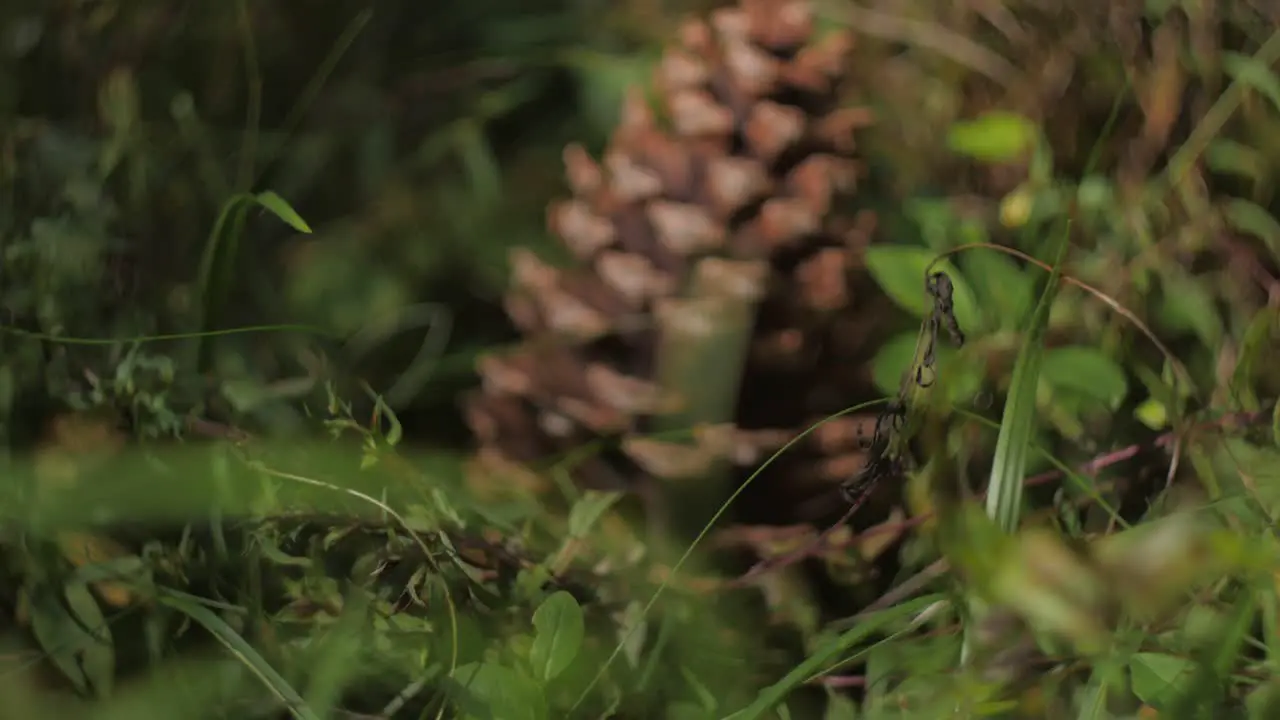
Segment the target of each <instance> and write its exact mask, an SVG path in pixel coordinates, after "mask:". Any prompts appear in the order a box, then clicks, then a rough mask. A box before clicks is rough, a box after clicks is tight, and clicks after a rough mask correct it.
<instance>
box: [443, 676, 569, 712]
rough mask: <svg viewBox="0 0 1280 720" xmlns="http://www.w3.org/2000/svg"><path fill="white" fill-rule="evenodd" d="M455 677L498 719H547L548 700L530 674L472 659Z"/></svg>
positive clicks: (466, 690)
mask: <svg viewBox="0 0 1280 720" xmlns="http://www.w3.org/2000/svg"><path fill="white" fill-rule="evenodd" d="M453 680H454V682H456V683H457V684H458V685H459V686H461V687H462V688H464V689H465V692H466V693H467V695H468V697H469V698H471V699H473V700H474V701H476V702H479V703H481V704H482V705H483V706H484V708H485V709H486V710H487V711H488V714H489V716H490V717H492V718H493V719H494V720H546V718H547V700H546V697H545V696H543V694H542V688H540V687H538V685H537V683H535V682H534V681H533V680H532V679H531V678H529V677H528V676H527V675H524V674H521V673H519V672H516V671H515V670H513V669H511V668H509V667H505V666H503V665H498V664H497V663H491V662H479V663H469V664H467V665H463V666H461V667H459V668H458V669H457V671H456V672H455V673H454V674H453Z"/></svg>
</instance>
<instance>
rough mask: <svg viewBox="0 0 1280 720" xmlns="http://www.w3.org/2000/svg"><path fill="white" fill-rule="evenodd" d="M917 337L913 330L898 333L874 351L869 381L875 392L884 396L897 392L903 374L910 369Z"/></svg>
mask: <svg viewBox="0 0 1280 720" xmlns="http://www.w3.org/2000/svg"><path fill="white" fill-rule="evenodd" d="M917 337H919V335H918V333H917V332H916V331H915V330H911V331H909V332H904V333H899V334H897V335H895V336H894V337H893V339H891V340H889V341H888V342H886V343H884V344H883V345H881V346H880V349H879V350H877V351H876V357H875V359H874V360H872V361H871V379H872V381H873V382H874V383H875V385H876V389H877V390H879V391H880V392H882V393H884V394H885V395H893V394H894V393H896V392H898V388H899V387H901V386H902V379H903V373H905V372H907V371H908V370H909V369H910V368H911V361H912V360H913V359H914V358H915V353H916V339H917Z"/></svg>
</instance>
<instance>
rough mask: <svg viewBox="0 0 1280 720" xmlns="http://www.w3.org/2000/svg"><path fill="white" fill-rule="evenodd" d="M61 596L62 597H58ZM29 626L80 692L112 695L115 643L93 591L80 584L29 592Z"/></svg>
mask: <svg viewBox="0 0 1280 720" xmlns="http://www.w3.org/2000/svg"><path fill="white" fill-rule="evenodd" d="M59 596H61V597H59ZM28 599H29V600H30V609H31V628H32V631H33V632H34V633H35V636H36V640H37V642H39V643H40V646H41V647H42V648H44V651H45V652H46V653H48V655H49V658H50V659H51V660H53V663H54V665H56V666H57V667H58V669H59V670H61V671H62V674H63V675H65V676H66V677H67V679H68V680H70V681H71V682H72V683H73V684H74V685H75V686H76V688H77V689H78V690H80V691H81V692H93V693H94V694H96V695H97V696H98V697H105V696H107V695H110V694H111V688H112V684H113V681H114V677H115V646H114V644H113V641H112V638H111V629H110V627H108V626H107V621H106V618H104V617H103V615H102V610H101V609H100V608H99V607H98V603H97V601H96V600H94V598H93V594H92V593H90V592H89V589H88V588H87V587H86V586H85V585H84V584H82V583H76V584H73V585H68V586H66V587H64V588H61V589H59V588H54V587H51V586H47V585H42V586H37V587H35V588H33V589H31V590H30V591H29V594H28Z"/></svg>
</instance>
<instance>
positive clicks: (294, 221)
mask: <svg viewBox="0 0 1280 720" xmlns="http://www.w3.org/2000/svg"><path fill="white" fill-rule="evenodd" d="M254 200H256V201H257V202H258V204H259V205H261V206H262V207H263V208H264V209H266V210H267V211H268V212H270V213H271V214H272V215H275V216H276V217H278V218H280V220H281V221H283V222H284V224H286V225H288V226H289V227H291V228H293V229H294V230H297V231H298V232H300V233H306V234H308V235H310V234H311V226H310V225H308V224H307V221H306V220H303V219H302V216H301V215H299V214H298V211H297V210H294V209H293V206H292V205H290V204H289V202H288V201H287V200H285V199H284V198H282V197H280V196H279V195H277V194H276V193H274V192H272V191H270V190H266V191H264V192H260V193H258V194H257V195H255V196H254Z"/></svg>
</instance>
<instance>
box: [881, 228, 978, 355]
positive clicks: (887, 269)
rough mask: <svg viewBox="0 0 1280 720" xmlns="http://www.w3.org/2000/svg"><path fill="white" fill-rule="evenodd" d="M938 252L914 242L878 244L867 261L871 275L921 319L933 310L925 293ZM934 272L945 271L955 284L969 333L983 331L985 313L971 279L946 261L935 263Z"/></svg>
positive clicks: (958, 309)
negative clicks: (979, 308) (979, 306)
mask: <svg viewBox="0 0 1280 720" xmlns="http://www.w3.org/2000/svg"><path fill="white" fill-rule="evenodd" d="M935 257H937V254H936V253H934V252H933V251H932V250H929V249H928V248H922V247H919V246H910V245H877V246H874V247H871V248H868V249H867V254H866V264H867V269H868V270H869V271H870V272H871V276H872V277H874V278H875V280H876V283H878V284H879V285H880V287H881V289H883V290H884V291H885V293H886V294H888V296H889V297H890V298H892V299H893V301H894V302H896V303H897V304H898V305H899V306H901V307H902V308H903V309H905V310H907V311H908V312H910V313H912V314H913V315H915V316H916V317H918V318H924V317H926V316H927V315H928V314H929V312H930V311H931V310H932V304H931V301H930V299H929V295H928V293H927V292H925V269H926V268H928V267H929V265H930V263H933V260H934V258H935ZM933 269H934V271H941V272H945V273H946V274H947V275H948V276H949V277H950V278H951V284H952V286H953V287H954V295H953V298H954V303H955V314H956V320H957V321H959V323H960V329H961V330H963V331H964V332H965V333H966V334H973V333H975V332H978V331H980V330H981V329H982V328H983V326H982V315H981V313H979V312H978V301H977V299H976V298H975V297H974V294H973V290H972V289H971V288H970V287H969V284H968V282H967V281H966V279H965V278H964V276H962V275H961V274H960V273H959V272H957V271H956V268H955V266H954V265H952V264H951V263H949V262H946V261H943V262H940V263H937V264H935V265H933Z"/></svg>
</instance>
